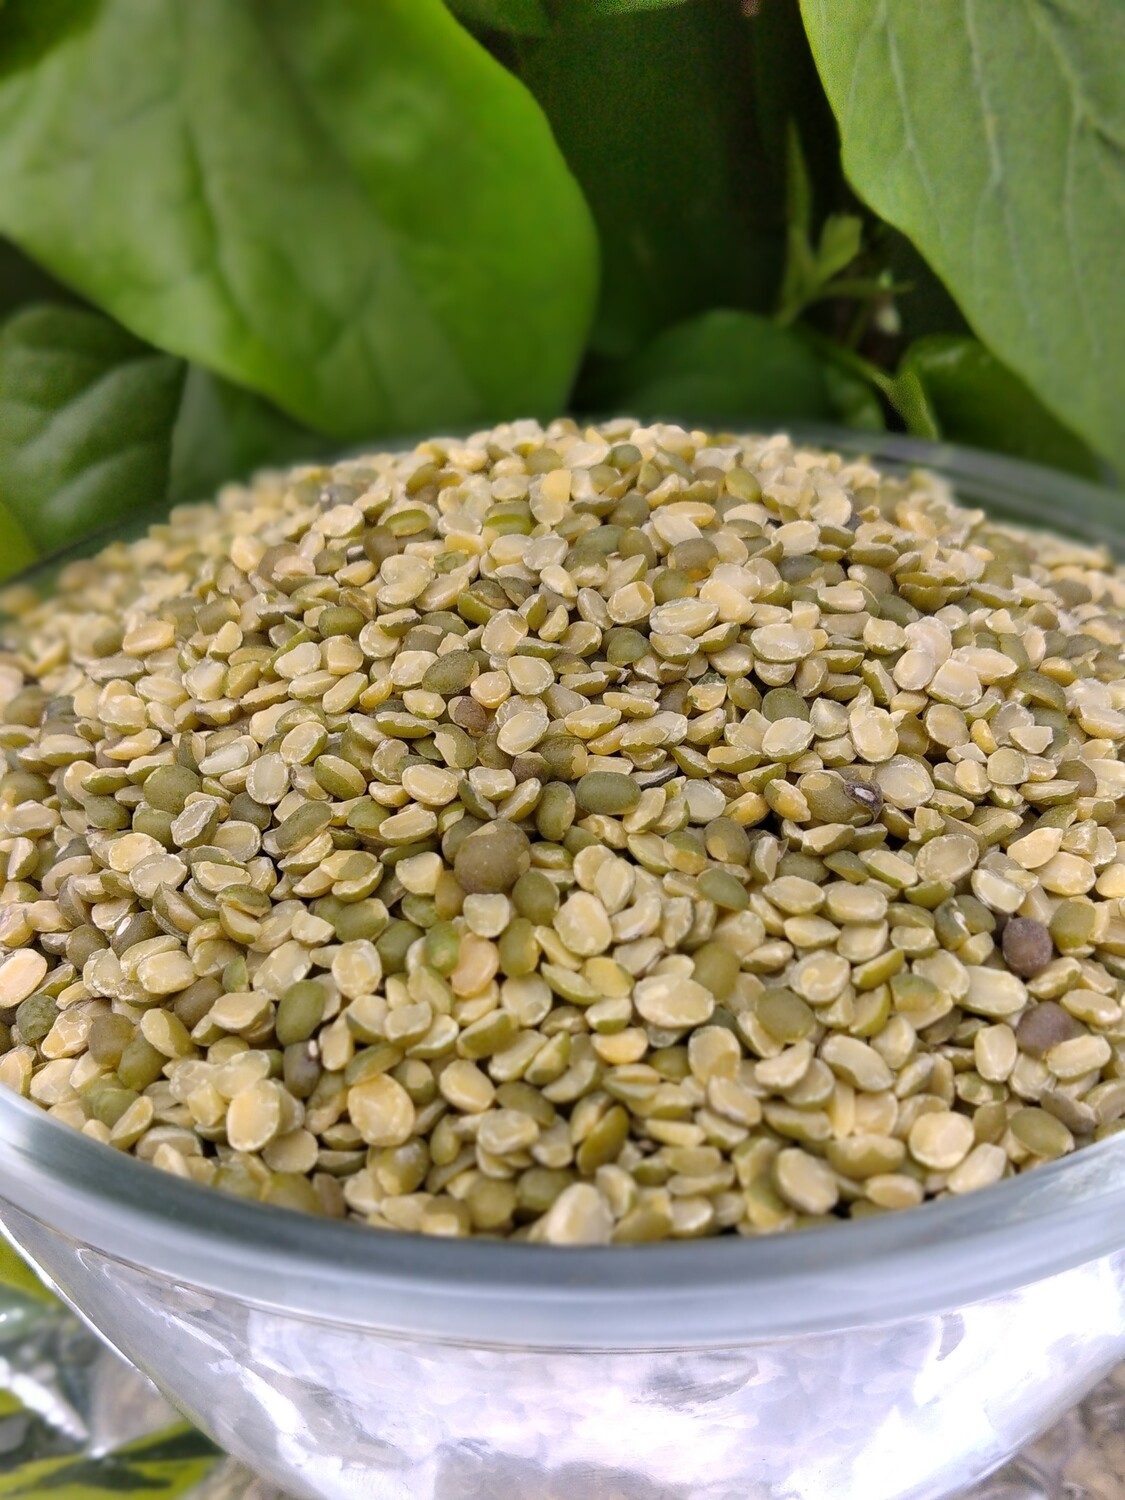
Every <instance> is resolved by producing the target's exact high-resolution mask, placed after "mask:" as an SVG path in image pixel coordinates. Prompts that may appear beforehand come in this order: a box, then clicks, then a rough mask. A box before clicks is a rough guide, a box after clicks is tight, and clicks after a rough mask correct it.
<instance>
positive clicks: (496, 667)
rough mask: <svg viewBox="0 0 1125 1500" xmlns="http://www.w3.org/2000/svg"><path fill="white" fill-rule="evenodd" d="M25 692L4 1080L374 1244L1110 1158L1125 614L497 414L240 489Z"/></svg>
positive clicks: (672, 1217)
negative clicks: (1095, 1155) (489, 424)
mask: <svg viewBox="0 0 1125 1500" xmlns="http://www.w3.org/2000/svg"><path fill="white" fill-rule="evenodd" d="M7 604H8V608H9V611H10V612H14V613H15V614H16V616H18V619H17V622H16V624H15V625H14V626H13V627H12V628H11V629H10V630H9V633H8V639H7V643H6V645H7V649H6V652H5V654H4V655H3V656H2V657H0V702H2V704H3V714H2V718H3V724H2V727H0V741H2V744H3V747H4V751H5V755H6V761H7V768H6V773H5V774H4V776H3V780H2V782H0V811H2V824H0V829H2V837H0V859H2V861H3V866H4V871H3V873H4V884H3V887H2V892H0V943H2V944H3V949H2V956H0V1017H2V1018H3V1023H4V1024H3V1025H2V1026H0V1046H2V1048H3V1054H4V1055H3V1056H2V1057H0V1079H2V1081H3V1082H4V1083H5V1084H6V1085H7V1086H8V1087H10V1088H12V1089H15V1090H17V1091H18V1092H20V1093H22V1094H24V1095H27V1096H29V1097H30V1098H31V1099H33V1100H35V1101H37V1102H38V1103H39V1104H40V1105H42V1106H43V1107H44V1108H45V1109H47V1110H48V1111H49V1112H50V1113H51V1114H52V1115H54V1116H55V1117H56V1118H58V1119H61V1120H63V1121H65V1122H67V1123H68V1124H70V1125H72V1126H74V1127H75V1128H76V1129H78V1130H81V1131H82V1132H84V1133H85V1134H86V1135H88V1136H90V1137H91V1138H93V1139H94V1140H97V1141H102V1142H106V1143H108V1144H109V1145H110V1146H112V1147H116V1148H117V1149H119V1150H121V1151H128V1152H132V1153H133V1154H134V1155H136V1156H138V1157H141V1158H143V1159H144V1160H146V1161H150V1162H153V1163H155V1165H156V1166H157V1167H160V1168H163V1169H164V1170H166V1171H168V1172H171V1173H173V1174H174V1175H176V1176H179V1177H182V1178H188V1179H191V1180H192V1181H195V1182H199V1183H206V1184H212V1185H214V1186H215V1187H217V1188H219V1189H221V1190H223V1191H225V1192H228V1193H235V1194H239V1195H242V1196H244V1197H248V1198H253V1199H261V1200H263V1201H265V1202H268V1203H275V1204H283V1205H287V1206H291V1207H296V1208H301V1209H306V1210H310V1211H312V1212H316V1213H321V1214H324V1215H327V1216H330V1217H344V1216H348V1217H352V1218H357V1219H360V1220H364V1221H366V1222H367V1223H369V1224H371V1225H374V1226H377V1227H380V1228H397V1229H408V1230H421V1231H422V1232H424V1233H431V1234H441V1235H467V1234H473V1233H478V1234H486V1235H493V1236H513V1237H518V1238H529V1239H532V1240H543V1241H548V1242H552V1243H560V1244H566V1243H597V1242H605V1241H613V1242H616V1243H626V1242H631V1241H639V1240H657V1239H664V1238H669V1237H672V1238H684V1237H693V1236H702V1235H711V1234H718V1233H722V1232H724V1231H737V1232H739V1233H742V1234H759V1233H768V1232H772V1231H777V1230H783V1229H788V1228H791V1227H794V1226H800V1225H804V1224H806V1223H812V1222H823V1221H824V1220H825V1218H826V1217H830V1216H835V1217H853V1218H854V1217H859V1216H861V1215H866V1214H871V1213H876V1212H882V1211H885V1210H888V1209H895V1208H905V1207H908V1206H910V1205H913V1204H917V1203H920V1202H922V1201H923V1199H925V1198H930V1197H940V1196H943V1195H945V1194H960V1193H965V1192H967V1191H969V1190H971V1189H975V1188H979V1187H984V1186H986V1185H988V1184H990V1183H994V1182H996V1181H997V1180H998V1179H1000V1178H1002V1177H1004V1176H1006V1175H1010V1174H1012V1173H1015V1172H1018V1171H1020V1170H1022V1169H1024V1168H1027V1167H1033V1166H1035V1165H1036V1164H1038V1163H1040V1162H1042V1161H1044V1160H1048V1159H1052V1158H1057V1157H1060V1156H1062V1155H1064V1154H1065V1153H1067V1152H1069V1151H1072V1150H1073V1149H1074V1148H1075V1146H1076V1145H1082V1144H1085V1143H1087V1142H1090V1141H1093V1140H1096V1139H1099V1138H1101V1137H1103V1136H1105V1135H1107V1134H1109V1133H1112V1132H1114V1131H1116V1130H1118V1129H1120V1128H1121V1122H1122V1118H1123V1116H1125V1017H1123V1010H1122V1003H1121V1002H1122V981H1123V978H1125V920H1123V919H1122V912H1121V902H1122V898H1123V897H1125V856H1123V851H1125V844H1122V843H1120V842H1119V839H1125V815H1123V814H1122V813H1121V812H1120V811H1119V799H1120V798H1121V796H1122V793H1123V791H1125V767H1123V765H1122V762H1121V760H1120V759H1119V749H1120V747H1121V744H1122V741H1123V740H1125V712H1123V707H1125V675H1123V655H1122V635H1123V621H1125V575H1123V574H1122V573H1120V572H1119V571H1118V570H1116V569H1115V568H1114V566H1113V565H1112V563H1111V561H1110V560H1109V558H1108V557H1106V556H1105V555H1103V554H1102V553H1101V552H1099V551H1094V550H1091V549H1089V548H1086V547H1082V546H1079V545H1076V544H1073V543H1071V542H1067V541H1063V540H1061V539H1059V538H1053V537H1048V536H1037V535H1031V534H1028V535H1024V534H1022V533H1020V532H1017V531H1015V530H1012V529H1010V528H1007V527H1003V526H999V525H994V524H992V523H990V522H989V521H987V520H986V519H985V518H984V517H983V516H982V515H981V514H980V513H979V512H976V511H968V510H964V509H961V508H958V507H957V506H956V505H954V504H953V503H952V502H951V500H950V498H949V496H948V494H947V493H946V491H945V489H944V487H943V485H942V484H941V483H939V482H938V481H937V480H935V479H934V478H932V477H928V476H926V475H924V474H919V475H914V476H912V477H911V478H909V479H898V478H888V477H884V476H881V475H880V474H879V473H877V472H876V471H875V470H874V469H873V468H871V467H870V466H869V465H868V464H867V463H863V462H852V461H847V460H845V459H843V458H840V457H839V456H836V455H832V454H822V453H814V452H807V451H803V450H799V449H794V448H793V447H792V445H791V444H790V443H789V442H788V441H787V440H786V439H785V438H783V437H771V438H767V439H757V438H733V437H729V436H720V437H712V436H708V435H706V434H704V433H700V432H687V431H683V430H681V429H680V428H677V427H670V426H668V427H649V428H636V427H635V426H634V424H632V423H630V422H628V421H621V422H614V423H610V424H608V425H607V426H605V427H602V428H590V429H586V430H579V429H578V428H577V427H576V426H575V425H574V424H572V423H570V422H557V423H555V424H553V425H552V426H550V427H549V428H547V429H546V430H545V431H544V430H543V429H541V428H540V427H538V426H537V425H535V424H533V423H526V422H524V423H517V424H515V425H513V426H509V427H503V428H499V429H497V430H496V431H494V432H490V433H484V434H481V435H478V436H477V437H474V438H472V439H470V440H468V441H447V440H441V441H433V442H429V443H423V444H421V445H420V446H419V447H418V448H416V449H415V450H414V451H413V452H411V453H408V454H406V455H401V456H390V455H376V456H373V457H370V458H363V459H357V460H353V461H349V462H346V463H342V464H339V465H337V466H335V467H334V468H324V469H303V470H299V471H297V472H295V473H294V474H292V475H289V476H282V477H278V476H273V477H265V478H262V479H260V480H259V481H257V482H256V483H255V484H254V485H253V486H252V487H250V488H245V489H243V488H231V489H228V490H227V491H225V492H224V493H223V495H222V496H221V497H220V500H219V502H218V505H217V507H213V506H202V507H198V508H192V509H184V510H180V511H178V512H176V513H175V514H174V515H173V517H172V519H171V521H170V522H169V523H168V524H167V525H164V526H158V527H156V528H154V529H153V531H152V532H151V534H150V535H149V537H148V538H147V539H145V540H143V541H140V542H137V543H135V544H132V545H124V544H121V545H115V546H112V547H110V548H109V549H108V550H107V551H106V552H104V553H103V554H102V556H101V557H100V558H98V559H97V560H96V561H94V562H92V563H84V564H78V565H75V566H73V567H71V568H70V569H69V570H68V571H67V572H66V574H65V575H64V576H63V578H62V579H61V581H60V584H59V592H58V595H57V597H55V598H52V599H51V600H50V602H49V603H47V604H41V603H39V602H37V601H36V600H34V599H33V598H32V597H30V596H26V597H25V595H24V593H22V592H20V591H10V593H9V597H8V600H7Z"/></svg>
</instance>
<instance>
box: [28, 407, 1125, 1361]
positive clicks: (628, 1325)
mask: <svg viewBox="0 0 1125 1500" xmlns="http://www.w3.org/2000/svg"><path fill="white" fill-rule="evenodd" d="M790 430H791V431H792V432H793V434H794V436H795V437H796V438H798V439H799V440H800V441H802V442H804V443H810V444H815V445H816V446H822V447H825V448H832V449H836V450H837V451H841V452H846V453H849V454H860V453H862V454H865V455H869V456H870V457H871V459H872V461H873V462H874V463H876V464H880V465H882V466H884V467H895V468H902V467H907V468H909V467H917V466H922V467H926V468H929V469H932V470H935V471H937V472H938V473H940V474H942V475H944V476H945V477H947V478H948V479H950V480H951V481H952V483H953V484H954V486H955V488H956V489H957V490H958V491H959V492H960V493H961V496H962V498H963V499H964V500H965V501H966V502H967V503H972V504H979V505H982V506H983V507H985V508H986V509H989V510H990V512H992V513H995V514H996V515H997V516H998V517H999V518H1004V519H1017V520H1020V521H1022V522H1023V523H1024V524H1027V525H1032V526H1045V527H1055V528H1058V529H1059V530H1061V531H1064V532H1065V533H1066V534H1068V535H1070V536H1072V537H1074V538H1075V539H1076V540H1080V541H1086V542H1091V543H1099V544H1104V545H1107V546H1109V547H1110V548H1111V549H1112V550H1114V551H1115V552H1117V553H1121V552H1123V551H1125V496H1122V495H1121V494H1120V493H1116V492H1114V491H1113V490H1110V489H1107V488H1103V487H1101V486H1098V485H1094V484H1090V483H1088V482H1087V481H1083V480H1078V479H1074V478H1072V477H1071V476H1069V475H1066V474H1061V473H1058V472H1056V471H1053V470H1048V469H1044V468H1040V467H1038V466H1035V465H1030V464H1026V463H1023V462H1019V461H1016V460H1012V459H1007V458H1002V457H998V456H996V455H994V454H986V453H981V452H978V451H975V450H971V449H965V448H958V447H954V446H952V445H949V444H940V443H928V442H925V441H923V440H920V439H911V438H901V437H897V436H893V435H889V434H882V433H867V432H856V431H851V430H847V429H835V428H830V427H823V426H816V427H809V426H803V425H798V424H793V426H792V428H791V429H790ZM396 446H398V445H397V444H396ZM119 531H120V528H115V532H114V533H113V534H116V533H117V532H119ZM104 539H105V538H103V540H104ZM89 546H90V543H89V542H88V543H86V544H84V546H83V548H81V549H71V552H72V553H75V552H88V550H89ZM68 555H71V554H69V553H68V554H66V555H63V556H62V557H60V558H58V559H55V560H54V561H56V562H57V561H65V560H66V556H68ZM43 566H44V565H41V566H40V569H39V570H38V571H40V572H42V569H43ZM29 576H34V575H29ZM0 1144H2V1146H3V1157H2V1158H0V1199H6V1200H7V1201H9V1202H10V1203H12V1204H13V1205H14V1206H15V1207H17V1208H18V1209H20V1210H21V1211H23V1212H24V1213H26V1214H28V1215H30V1216H31V1217H32V1218H34V1219H36V1220H38V1221H39V1222H40V1223H42V1224H43V1225H45V1226H47V1227H48V1228H50V1229H52V1230H53V1231H55V1232H56V1233H59V1234H61V1235H63V1236H65V1237H66V1238H68V1239H69V1240H71V1241H72V1242H74V1243H75V1244H77V1245H79V1246H87V1247H90V1248H91V1249H93V1250H95V1251H97V1252H101V1253H103V1254H106V1255H109V1256H111V1257H114V1258H116V1259H118V1260H121V1261H124V1262H126V1263H128V1264H132V1265H135V1266H137V1267H140V1268H143V1269H145V1270H147V1271H150V1272H156V1273H158V1274H160V1275H163V1276H165V1277H167V1278H168V1279H169V1280H170V1281H173V1282H178V1283H182V1284H185V1285H187V1286H189V1287H193V1288H198V1289H201V1290H203V1291H205V1292H206V1291H210V1292H213V1293H215V1294H218V1295H228V1296H234V1297H237V1298H239V1299H241V1300H244V1301H246V1302H249V1303H252V1304H257V1305H260V1306H269V1307H274V1308H279V1309H284V1310H286V1311H288V1312H290V1313H294V1314H298V1315H302V1316H307V1317H309V1318H320V1319H327V1320H328V1321H331V1322H337V1323H344V1324H350V1325H358V1326H365V1327H377V1328H382V1329H386V1330H389V1331H392V1332H397V1333H399V1334H401V1335H404V1336H406V1335H411V1336H420V1337H425V1338H430V1339H434V1340H437V1341H450V1342H457V1343H474V1344H481V1345H502V1346H505V1347H510V1346H518V1347H525V1348H534V1347H549V1348H556V1349H557V1348H575V1349H589V1348H605V1349H609V1348H615V1349H623V1348H637V1349H641V1348H648V1349H651V1348H693V1347H704V1346H722V1345H734V1344H739V1343H745V1342H747V1341H755V1340H761V1339H767V1338H778V1337H793V1336H799V1335H802V1334H813V1333H820V1332H828V1331H831V1330H835V1329H840V1328H848V1327H863V1326H869V1325H875V1324H880V1323H884V1322H887V1321H890V1320H892V1319H894V1318H899V1317H910V1316H917V1315H922V1314H928V1313H932V1312H936V1311H940V1310H943V1309H946V1308H951V1307H958V1306H963V1305H966V1304H968V1303H971V1302H975V1301H980V1300H983V1299H985V1298H989V1297H993V1296H996V1295H1000V1294H1003V1293H1004V1292H1007V1291H1011V1290H1014V1289H1015V1288H1017V1287H1019V1286H1022V1285H1026V1284H1028V1283H1030V1282H1032V1281H1036V1280H1039V1279H1041V1278H1043V1277H1046V1276H1049V1275H1053V1274H1056V1273H1058V1272H1061V1271H1064V1270H1067V1269H1069V1268H1071V1267H1072V1266H1075V1265H1078V1264H1081V1263H1085V1262H1088V1261H1092V1260H1096V1259H1099V1258H1101V1257H1103V1256H1106V1255H1109V1254H1112V1253H1114V1252H1115V1251H1120V1250H1121V1249H1123V1248H1125V1135H1123V1136H1119V1137H1115V1138H1112V1139H1110V1140H1107V1141H1104V1142H1102V1143H1100V1144H1098V1145H1096V1146H1090V1147H1087V1148H1085V1149H1084V1150H1082V1151H1080V1152H1078V1153H1076V1154H1075V1155H1074V1156H1071V1157H1069V1158H1067V1159H1065V1160H1063V1161H1060V1162H1056V1163H1053V1164H1051V1165H1049V1166H1044V1167H1041V1168H1038V1169H1037V1170H1035V1171H1033V1172H1030V1173H1027V1174H1025V1175H1023V1176H1021V1177H1018V1178H1015V1179H1012V1180H1010V1181H1007V1182H1004V1183H1001V1184H999V1185H998V1186H996V1187H993V1188H988V1189H985V1190H983V1191H982V1192H979V1193H976V1194H971V1195H969V1196H967V1197H966V1198H963V1199H947V1200H943V1201H941V1202H937V1203H931V1204H927V1205H925V1206H923V1207H920V1208H917V1209H912V1210H909V1211H907V1212H903V1213H897V1214H889V1215H886V1216H883V1217H879V1218H876V1219H869V1220H864V1221H860V1222H857V1223H846V1224H840V1225H833V1226H830V1227H827V1228H824V1229H820V1230H815V1231H807V1232H802V1233H790V1234H782V1235H777V1236H770V1237H766V1238H759V1239H744V1238H739V1237H731V1238H724V1239H719V1240H704V1241H688V1242H678V1243H671V1244H660V1245H652V1246H637V1247H625V1246H616V1247H610V1248H573V1249H552V1248H549V1247H546V1246H538V1245H534V1246H533V1245H524V1244H511V1243H507V1242H500V1241H488V1240H481V1239H471V1240H440V1239H433V1238H428V1237H425V1236H418V1235H409V1234H400V1233H380V1232H377V1231H371V1230H368V1229H365V1228H364V1227H363V1226H359V1225H353V1224H349V1223H338V1222H332V1221H326V1220H322V1219H315V1218H311V1217H305V1216H303V1215H299V1214H293V1213H288V1212H284V1211H280V1210H277V1209H272V1208H268V1207H264V1206H262V1205H259V1204H255V1203H247V1202H244V1201H241V1200H237V1199H231V1198H226V1197H224V1196H223V1195H221V1194H219V1193H216V1192H214V1191H212V1190H210V1189H205V1188H201V1187H196V1186H195V1185H193V1184H190V1183H186V1182H183V1181H180V1180H178V1179H176V1178H173V1177H170V1176H168V1175H166V1174H164V1173H158V1172H155V1171H154V1170H153V1169H152V1168H151V1167H149V1166H148V1165H146V1164H144V1163H141V1162H138V1161H135V1160H134V1159H132V1158H130V1157H126V1156H123V1155H118V1154H117V1153H114V1152H109V1151H106V1150H105V1148H104V1147H102V1146H101V1145H99V1144H97V1143H95V1142H92V1141H89V1140H87V1139H85V1138H83V1137H82V1136H80V1135H78V1134H77V1133H75V1132H74V1131H72V1130H71V1129H69V1128H68V1127H66V1126H63V1125H61V1124H59V1123H58V1122H57V1121H54V1120H52V1119H50V1118H49V1117H48V1116H47V1115H46V1114H44V1113H43V1112H42V1111H41V1110H40V1109H39V1108H38V1107H37V1106H35V1105H33V1104H30V1103H28V1102H27V1101H26V1100H23V1099H20V1098H17V1097H16V1096H14V1095H12V1094H9V1093H7V1091H5V1090H2V1089H0ZM80 1253H83V1254H84V1253H85V1252H84V1251H81V1252H80Z"/></svg>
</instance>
